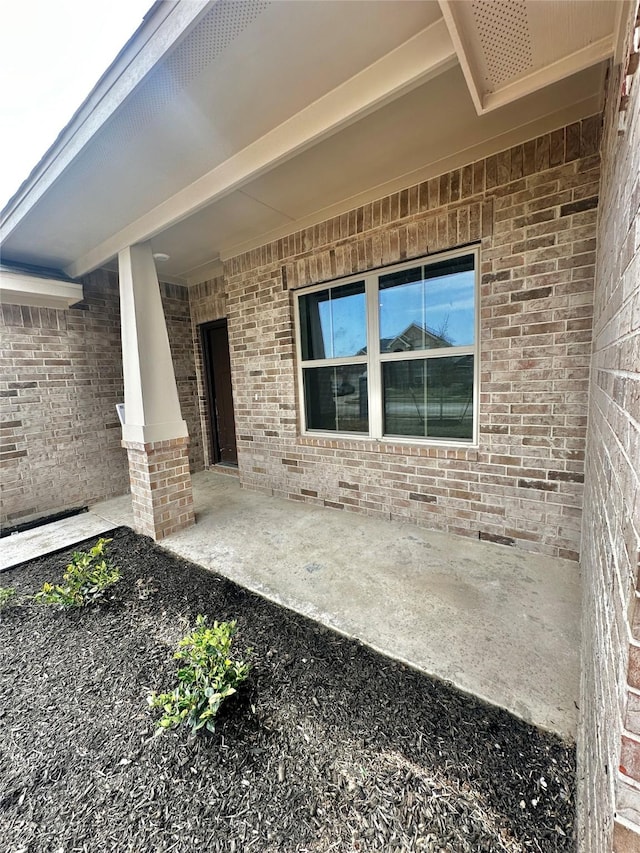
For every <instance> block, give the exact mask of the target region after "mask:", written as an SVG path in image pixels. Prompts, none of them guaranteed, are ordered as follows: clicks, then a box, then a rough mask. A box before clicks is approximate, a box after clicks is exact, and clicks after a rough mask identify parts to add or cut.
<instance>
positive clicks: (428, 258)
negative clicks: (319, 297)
mask: <svg viewBox="0 0 640 853" xmlns="http://www.w3.org/2000/svg"><path fill="white" fill-rule="evenodd" d="M468 255H472V256H473V259H474V260H473V265H474V269H473V273H474V291H473V292H474V342H473V344H470V345H466V346H458V347H439V348H432V349H424V350H407V351H405V352H391V353H384V352H381V351H380V302H379V295H380V289H379V286H378V283H379V278H380V277H381V276H382V275H387V274H389V273H396V272H402V271H403V270H406V269H411V268H413V267H416V266H421V267H427V266H429V265H431V264H436V263H441V262H443V261H447V260H452V259H455V258H461V257H465V256H468ZM356 282H364V286H365V311H366V318H365V319H366V329H367V352H366V354H365V355H363V356H358V355H353V356H340V357H338V358H322V359H303V358H302V334H301V324H300V298H301V297H302V296H307V295H309V294H311V293H315V292H318V291H322V290H330V289H331V288H335V287H341V286H342V285H346V284H353V283H356ZM293 296H294V304H293V309H294V332H295V345H296V374H297V376H296V381H297V388H298V399H299V413H298V414H299V425H300V434H301V436H303V437H307V438H326V439H332V440H340V439H349V440H351V439H358V440H360V441H367V440H368V441H376V442H386V443H391V444H408V445H416V444H417V445H421V446H437V447H447V446H448V447H454V448H457V449H460V448H474V447H475V448H477V447H478V420H479V417H478V406H479V402H480V247H479V245H474V246H467V247H465V248H462V249H460V248H459V249H453V250H451V251H447V252H438V253H437V254H433V255H424V256H421V257H419V258H412V259H411V260H410V261H403V262H401V263H399V264H391V265H388V266H381V267H376V268H374V269H371V270H367V271H365V272H363V273H359V274H356V275H350V276H345V277H343V278H337V279H331V280H329V281H323V282H322V283H320V284H315V285H312V286H310V287H301V288H298V289H296V290H295V291H293ZM372 341H373V343H374V346H372V345H371V342H372ZM459 355H472V356H473V398H472V405H473V428H472V437H471V438H470V439H452V438H437V437H431V436H407V435H402V436H401V435H393V434H387V435H385V434H384V398H383V384H382V372H383V367H382V365H383V364H384V363H385V362H396V361H430V360H432V359H436V358H446V357H455V356H459ZM354 364H362V365H364V366H365V367H366V368H367V394H368V400H367V411H368V417H369V431H368V432H353V431H352V432H347V431H340V432H338V431H337V430H320V429H309V428H308V427H307V406H306V399H305V389H304V370H305V368H311V367H340V366H341V365H354Z"/></svg>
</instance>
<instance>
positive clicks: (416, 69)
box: [65, 19, 457, 278]
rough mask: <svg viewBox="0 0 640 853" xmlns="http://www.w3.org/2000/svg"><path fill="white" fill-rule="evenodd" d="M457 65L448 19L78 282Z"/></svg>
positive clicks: (109, 250) (90, 265)
mask: <svg viewBox="0 0 640 853" xmlns="http://www.w3.org/2000/svg"><path fill="white" fill-rule="evenodd" d="M456 62H457V59H456V53H455V50H454V48H453V44H452V43H451V39H450V38H449V35H448V32H447V28H446V25H445V23H444V21H443V20H442V19H440V20H439V21H436V23H434V24H432V25H431V26H430V27H427V28H426V29H424V30H422V31H421V32H419V33H417V34H416V35H415V36H413V37H412V38H410V39H409V40H408V41H406V42H404V44H402V45H400V46H399V47H397V48H395V49H394V50H392V51H391V52H390V53H388V54H387V55H386V56H384V57H382V58H381V59H379V60H377V61H376V62H374V63H373V64H372V65H370V66H369V67H368V68H365V69H363V70H362V71H360V72H359V73H358V74H356V75H355V76H354V77H352V78H351V79H349V80H347V81H345V82H344V83H341V84H340V85H339V86H337V87H336V88H335V89H333V90H332V91H331V92H328V93H327V94H326V95H323V96H322V97H321V98H318V100H316V101H314V102H313V103H312V104H309V106H307V107H305V108H304V109H302V110H300V112H298V113H296V114H295V115H294V116H291V118H289V119H287V120H286V121H284V122H283V123H282V124H280V125H278V126H277V127H275V128H273V129H272V130H270V131H269V132H268V133H266V134H265V135H264V136H262V137H260V139H257V140H255V142H252V143H251V144H250V145H248V146H247V147H246V148H244V149H243V150H242V151H239V152H238V153H237V154H234V155H233V156H232V157H230V158H229V159H228V160H226V161H225V162H224V163H221V164H220V165H219V166H217V167H216V168H215V169H212V170H211V171H210V172H207V173H206V174H205V175H203V176H202V177H201V178H198V179H197V180H196V181H194V182H193V183H192V184H190V185H189V186H187V187H185V188H184V189H182V190H180V191H179V192H177V193H175V195H173V196H172V197H171V198H169V199H167V200H166V201H164V202H162V203H161V204H159V205H158V206H157V207H155V208H154V209H153V210H151V211H149V213H147V214H145V215H144V216H141V217H140V218H139V219H137V220H136V221H135V222H132V223H131V224H130V225H128V226H127V227H126V228H123V229H122V230H121V231H119V232H118V233H116V234H114V235H113V236H112V237H110V238H109V239H107V240H105V241H104V242H103V243H101V244H100V245H99V246H96V247H95V248H94V249H92V250H91V251H90V252H87V254H85V255H83V256H82V257H81V258H78V259H77V260H76V261H75V262H74V263H72V264H70V265H69V266H68V267H67V268H66V269H65V272H66V273H67V274H68V275H70V276H72V277H73V278H75V277H77V276H80V275H84V274H85V273H87V272H89V271H90V270H93V269H96V268H97V267H99V266H102V265H103V264H104V263H105V262H106V261H108V260H109V259H110V258H112V257H113V256H114V255H116V254H117V253H118V252H119V251H121V250H122V249H123V248H124V247H126V246H131V245H134V244H136V243H140V242H143V241H145V240H149V239H151V238H152V237H154V236H156V235H157V234H159V233H160V232H161V231H163V230H164V229H165V228H168V227H169V226H171V225H174V224H176V223H177V222H180V221H181V220H183V219H186V218H187V217H188V216H189V215H191V214H192V213H196V212H197V211H198V210H201V209H202V208H203V207H206V206H207V205H208V204H210V203H211V202H213V201H216V200H217V199H220V198H223V197H224V196H226V195H229V194H230V193H231V192H233V191H234V190H236V189H238V188H240V187H242V186H243V185H245V184H246V183H248V182H249V181H250V180H252V179H253V178H256V177H258V176H259V175H261V174H265V173H266V172H268V171H269V170H270V169H273V168H274V167H275V166H277V165H280V164H281V163H284V162H285V161H286V160H289V159H290V158H292V157H293V156H295V155H296V154H298V153H300V152H301V151H304V150H305V149H307V148H309V147H311V146H312V145H314V144H315V143H317V142H319V141H321V140H322V139H325V138H327V137H328V136H330V135H332V134H333V133H336V132H337V131H338V130H340V129H342V128H344V127H346V126H348V125H349V124H352V123H353V122H355V121H357V120H358V119H360V118H362V117H363V116H365V115H367V114H368V113H371V112H373V111H374V110H376V109H378V108H379V107H381V106H383V105H384V104H385V103H389V102H390V101H392V100H394V99H395V98H398V97H399V96H400V95H403V94H404V93H406V92H408V91H410V90H411V89H414V88H416V87H417V86H419V85H421V84H422V83H424V82H426V81H427V80H429V79H430V78H432V77H436V76H438V75H439V74H442V73H443V72H444V71H446V70H448V69H449V68H451V67H452V66H453V65H455V64H456Z"/></svg>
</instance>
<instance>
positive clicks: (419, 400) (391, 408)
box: [382, 355, 473, 439]
mask: <svg viewBox="0 0 640 853" xmlns="http://www.w3.org/2000/svg"><path fill="white" fill-rule="evenodd" d="M382 368H383V370H382V385H383V398H384V432H385V435H400V436H403V435H413V436H421V437H424V438H453V439H471V438H472V437H473V356H472V355H462V356H454V357H445V358H431V359H411V360H410V361H390V362H385V363H384V364H383V365H382Z"/></svg>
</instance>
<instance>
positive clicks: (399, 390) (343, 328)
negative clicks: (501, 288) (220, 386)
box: [296, 250, 478, 444]
mask: <svg viewBox="0 0 640 853" xmlns="http://www.w3.org/2000/svg"><path fill="white" fill-rule="evenodd" d="M477 268H478V255H477V250H466V251H465V252H464V253H457V254H452V253H449V254H447V255H440V256H439V257H438V258H436V259H433V258H432V259H429V260H427V259H424V260H422V261H412V262H411V263H407V264H402V265H399V266H395V267H389V268H386V269H384V270H378V271H377V272H375V273H370V274H367V275H364V276H359V277H357V278H353V279H349V280H348V281H340V282H336V283H335V284H331V285H322V286H320V287H314V288H309V289H308V290H304V291H300V292H298V293H296V319H297V343H298V364H299V381H300V393H301V399H302V400H303V406H304V408H303V414H302V421H303V423H302V427H303V432H305V433H330V434H335V433H340V434H346V435H349V434H353V435H359V436H363V435H364V436H370V437H372V438H383V437H385V438H392V439H399V440H412V441H416V440H417V441H434V442H438V441H440V442H447V443H450V442H460V443H465V444H469V443H471V442H473V441H474V440H475V435H476V408H477V404H476V400H477V396H478V394H477V375H478V365H477V322H478V320H477V318H478V305H477V290H478V288H477Z"/></svg>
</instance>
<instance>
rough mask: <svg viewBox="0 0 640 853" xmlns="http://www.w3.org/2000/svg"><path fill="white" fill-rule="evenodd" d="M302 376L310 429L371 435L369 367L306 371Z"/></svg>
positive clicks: (352, 366)
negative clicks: (368, 390) (368, 392)
mask: <svg viewBox="0 0 640 853" xmlns="http://www.w3.org/2000/svg"><path fill="white" fill-rule="evenodd" d="M302 375H303V382H304V399H305V409H306V420H307V429H320V430H331V431H338V432H365V433H366V432H368V431H369V412H368V397H367V368H366V365H364V364H341V365H340V366H335V367H305V368H304V370H303V373H302Z"/></svg>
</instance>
